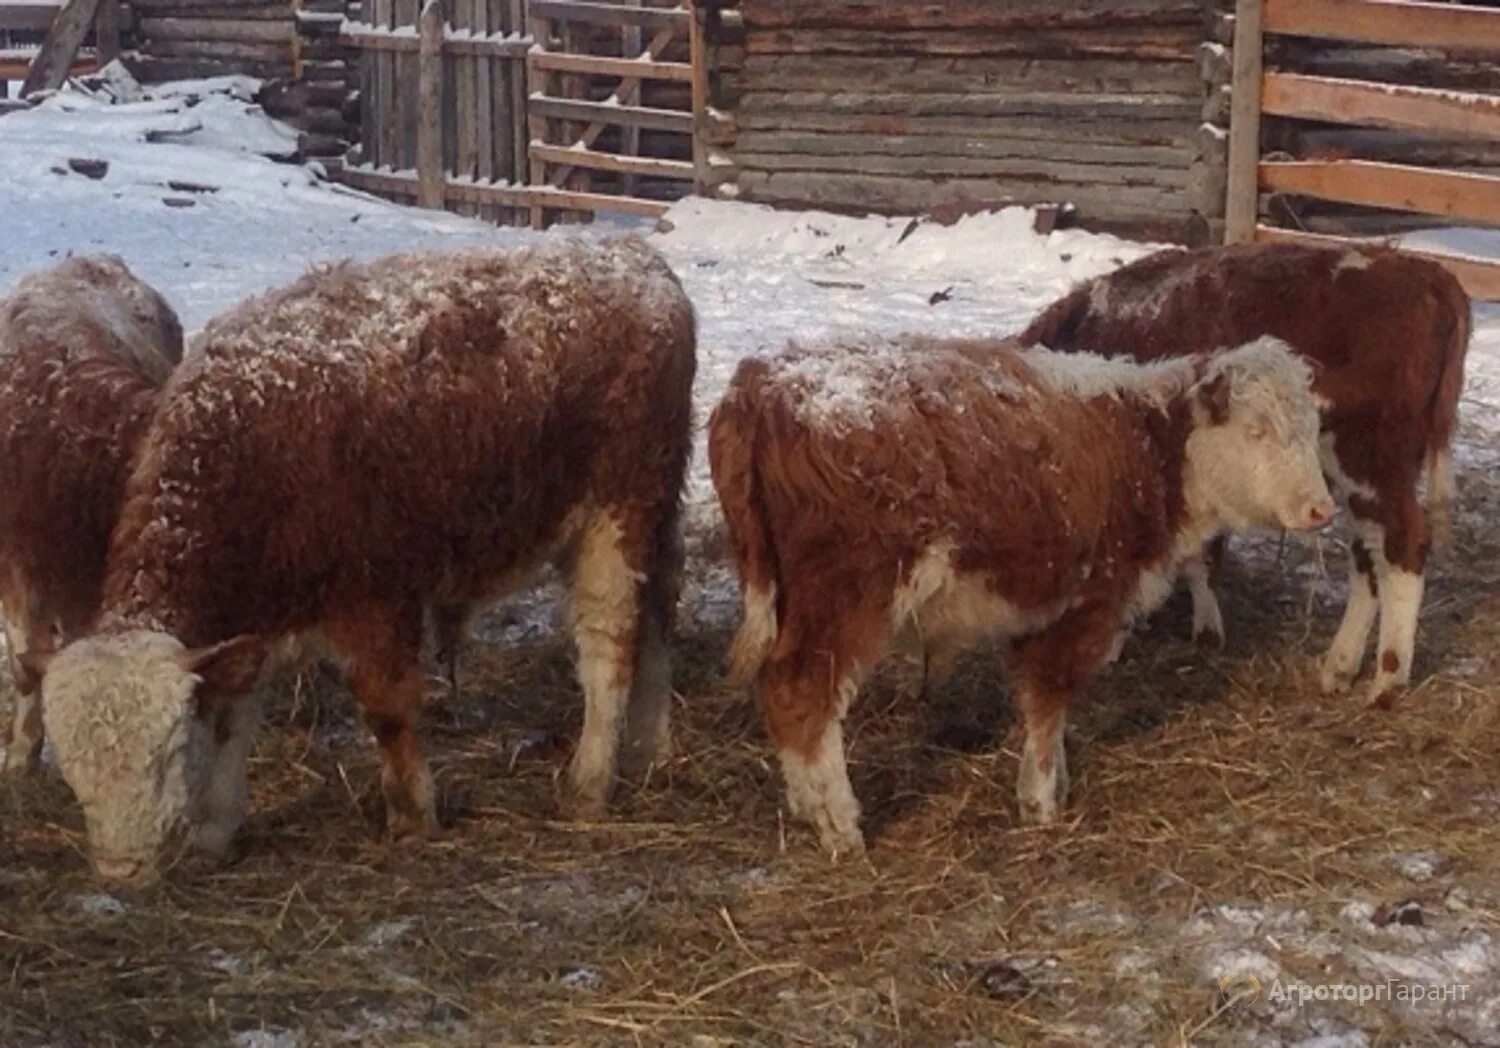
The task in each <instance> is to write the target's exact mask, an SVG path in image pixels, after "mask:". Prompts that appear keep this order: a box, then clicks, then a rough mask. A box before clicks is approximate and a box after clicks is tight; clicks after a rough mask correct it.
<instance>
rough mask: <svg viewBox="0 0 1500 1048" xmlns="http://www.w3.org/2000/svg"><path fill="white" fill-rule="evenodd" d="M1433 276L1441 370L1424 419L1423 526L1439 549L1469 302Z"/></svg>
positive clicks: (1448, 531) (1447, 522) (1447, 530)
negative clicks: (1425, 424) (1424, 522)
mask: <svg viewBox="0 0 1500 1048" xmlns="http://www.w3.org/2000/svg"><path fill="white" fill-rule="evenodd" d="M1438 276H1439V299H1440V303H1439V304H1440V306H1441V310H1440V320H1439V323H1440V324H1441V326H1442V329H1443V330H1441V331H1440V332H1439V333H1438V334H1439V337H1440V339H1441V340H1442V342H1443V366H1442V371H1441V372H1440V373H1439V375H1438V382H1437V387H1436V388H1435V389H1434V390H1433V395H1432V401H1431V403H1430V405H1429V406H1428V413H1427V414H1428V426H1427V526H1428V529H1429V531H1430V533H1431V535H1432V541H1433V544H1434V545H1436V546H1437V547H1438V548H1439V549H1442V548H1446V547H1447V546H1448V545H1449V544H1450V543H1451V541H1452V537H1453V501H1454V496H1455V486H1454V482H1453V438H1454V435H1455V433H1456V431H1457V429H1458V402H1459V398H1460V397H1461V396H1462V395H1463V389H1464V357H1465V355H1466V354H1467V353H1468V350H1469V333H1470V327H1471V324H1472V319H1471V306H1470V303H1469V296H1468V295H1467V294H1466V293H1465V292H1464V290H1463V288H1462V287H1461V286H1460V285H1459V283H1458V281H1457V280H1456V279H1454V278H1453V277H1452V276H1451V275H1449V274H1448V273H1441V274H1439V275H1438Z"/></svg>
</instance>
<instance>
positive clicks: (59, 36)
mask: <svg viewBox="0 0 1500 1048" xmlns="http://www.w3.org/2000/svg"><path fill="white" fill-rule="evenodd" d="M98 9H99V0H64V3H63V5H62V8H61V9H60V10H59V11H58V12H57V17H56V18H55V19H54V20H53V22H52V28H50V29H48V30H47V36H46V38H45V39H43V40H42V48H41V50H40V51H38V52H37V55H36V58H34V59H32V62H31V68H30V69H29V70H27V72H26V79H25V80H23V81H21V97H22V98H25V97H26V96H27V95H29V94H32V93H33V92H36V91H56V90H57V89H58V88H59V87H62V85H63V81H64V80H66V79H68V72H69V70H70V69H71V68H72V66H73V59H74V58H76V57H77V55H78V49H79V48H80V47H81V46H83V38H84V37H85V36H87V35H88V32H89V28H90V27H91V26H92V25H93V24H94V13H95V12H96V11H97V10H98Z"/></svg>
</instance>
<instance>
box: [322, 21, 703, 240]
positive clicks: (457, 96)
mask: <svg viewBox="0 0 1500 1048" xmlns="http://www.w3.org/2000/svg"><path fill="white" fill-rule="evenodd" d="M365 2H366V3H367V4H369V5H371V7H370V11H371V17H372V20H371V21H360V22H347V23H345V25H344V28H343V31H342V33H341V34H340V40H341V41H343V42H344V43H345V44H346V45H348V46H351V47H354V48H358V49H359V50H360V51H361V52H362V53H363V55H362V58H361V61H360V67H361V85H362V87H361V143H360V145H359V147H358V148H357V149H356V150H355V151H353V152H352V153H351V155H350V157H349V162H348V163H347V164H346V165H345V166H344V169H343V172H342V175H341V177H342V178H343V179H344V180H345V181H347V182H349V183H351V184H353V185H356V186H359V187H361V188H364V189H368V190H371V191H373V192H377V193H381V194H383V195H386V196H396V197H405V198H408V199H414V200H416V202H418V203H419V204H422V205H423V206H428V207H450V208H452V209H454V210H457V211H460V212H462V213H468V214H476V213H477V214H480V215H482V216H484V217H489V218H493V219H499V220H502V221H510V222H514V223H522V222H524V223H528V224H531V225H534V226H542V225H545V224H546V223H547V222H548V221H549V220H551V219H552V218H553V217H555V216H556V215H557V214H558V213H563V212H574V213H592V212H598V211H620V212H626V213H634V214H644V215H656V214H660V213H661V212H662V211H664V210H666V208H667V207H668V205H669V202H670V200H671V199H674V198H675V197H677V196H680V195H682V193H683V192H686V191H689V190H690V189H691V187H692V184H693V181H694V170H695V168H694V163H693V159H692V141H693V126H694V121H693V114H692V111H691V102H692V99H693V98H697V97H700V95H701V94H702V88H701V86H700V85H699V84H698V82H697V81H696V80H695V78H694V66H693V64H692V62H691V61H690V57H691V53H692V50H693V47H694V46H695V45H694V41H695V39H696V32H695V30H694V25H695V22H694V19H693V16H692V14H691V12H690V11H689V10H688V9H687V8H683V7H662V6H648V5H647V4H646V3H643V0H622V2H619V3H584V2H577V0H428V2H427V3H426V5H425V6H424V7H423V8H422V10H421V12H420V17H418V14H417V11H416V0H365ZM608 48H614V49H617V53H613V54H611V53H599V52H600V51H601V50H606V49H608ZM652 83H662V84H668V85H674V84H675V85H681V86H682V87H683V88H685V89H687V90H686V93H685V94H683V96H682V97H681V98H680V99H678V100H677V101H676V104H675V105H663V104H661V103H660V102H657V103H655V104H647V103H650V102H651V101H652V100H651V99H650V98H649V97H648V92H647V90H646V85H649V84H652ZM643 133H648V134H652V135H655V136H656V140H654V141H653V142H652V146H653V149H654V150H655V152H656V153H657V154H660V153H661V152H662V149H661V143H660V139H661V138H662V137H663V136H665V137H668V138H675V139H678V140H679V142H678V144H677V145H676V146H675V147H672V148H671V149H669V150H668V152H676V153H678V154H682V155H676V156H674V155H650V154H648V153H647V152H645V151H644V150H643V148H642V144H643ZM663 184H666V186H668V187H670V186H676V188H675V189H672V188H663ZM643 188H644V189H651V190H652V191H653V192H652V194H651V195H647V194H646V193H644V192H643V191H642V190H643Z"/></svg>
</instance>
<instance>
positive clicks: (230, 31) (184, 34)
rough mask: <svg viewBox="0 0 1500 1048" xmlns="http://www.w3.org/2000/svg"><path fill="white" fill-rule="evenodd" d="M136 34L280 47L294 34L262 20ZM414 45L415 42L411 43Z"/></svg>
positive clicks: (152, 28)
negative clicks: (276, 45) (275, 45)
mask: <svg viewBox="0 0 1500 1048" xmlns="http://www.w3.org/2000/svg"><path fill="white" fill-rule="evenodd" d="M108 2H113V3H114V4H115V5H116V8H117V9H118V5H119V0H100V6H99V10H100V12H101V13H102V12H103V10H104V6H105V4H106V3H108ZM136 26H137V30H138V32H139V34H140V35H141V37H143V38H144V39H146V40H188V41H195V40H205V41H207V40H215V41H219V40H222V41H225V42H228V43H243V44H281V43H288V42H290V41H291V40H292V39H293V38H294V37H295V36H296V33H297V30H296V27H295V26H293V25H292V23H291V22H290V21H276V22H271V21H267V20H265V19H217V18H215V19H206V18H150V17H143V18H141V19H139V20H138V21H137V22H136ZM412 44H413V45H415V44H416V41H415V40H413V41H412Z"/></svg>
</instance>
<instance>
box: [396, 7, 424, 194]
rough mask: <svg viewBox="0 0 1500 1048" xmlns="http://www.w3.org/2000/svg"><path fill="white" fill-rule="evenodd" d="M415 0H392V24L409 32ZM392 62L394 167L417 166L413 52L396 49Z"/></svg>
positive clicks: (414, 20) (413, 25)
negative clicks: (394, 134)
mask: <svg viewBox="0 0 1500 1048" xmlns="http://www.w3.org/2000/svg"><path fill="white" fill-rule="evenodd" d="M418 4H419V0H394V3H393V5H392V6H393V9H394V16H393V17H394V24H395V25H397V26H398V27H403V28H405V29H406V30H407V32H412V31H413V30H415V29H416V26H417V15H418V10H419V7H418ZM395 62H396V155H397V156H398V157H400V160H399V161H398V162H397V164H396V166H397V167H400V168H415V167H416V166H417V52H416V51H398V52H397V53H396V55H395Z"/></svg>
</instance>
